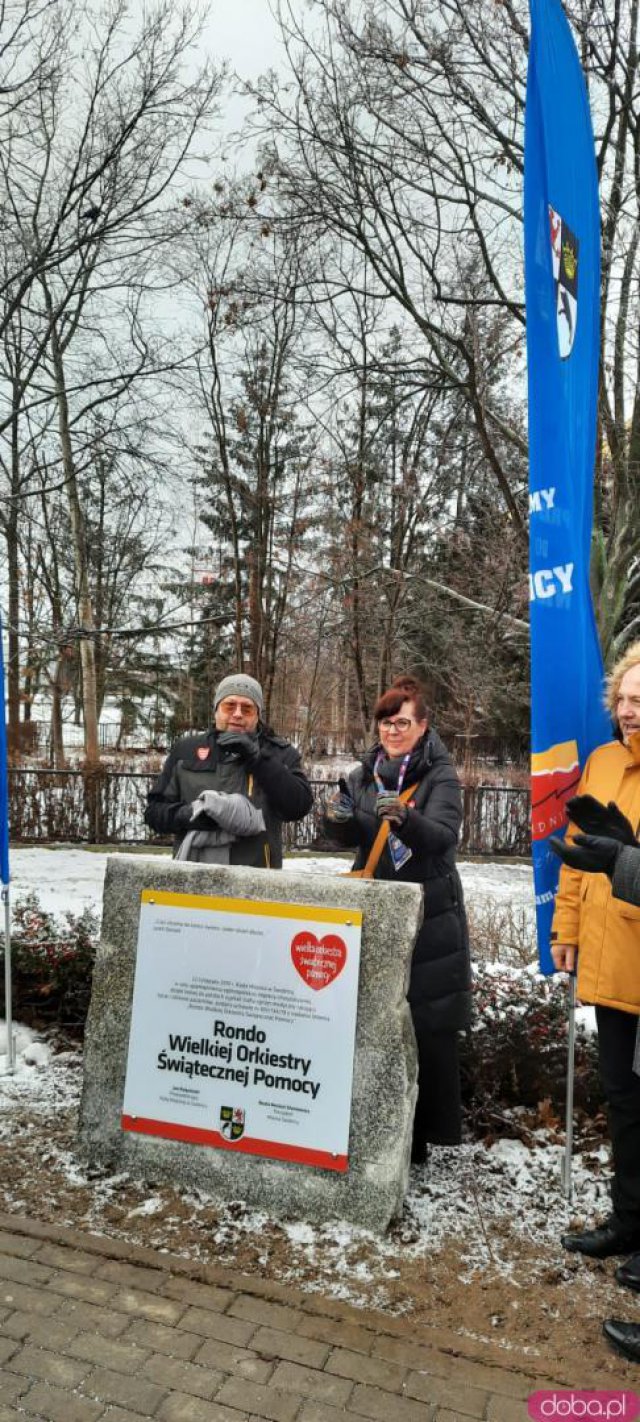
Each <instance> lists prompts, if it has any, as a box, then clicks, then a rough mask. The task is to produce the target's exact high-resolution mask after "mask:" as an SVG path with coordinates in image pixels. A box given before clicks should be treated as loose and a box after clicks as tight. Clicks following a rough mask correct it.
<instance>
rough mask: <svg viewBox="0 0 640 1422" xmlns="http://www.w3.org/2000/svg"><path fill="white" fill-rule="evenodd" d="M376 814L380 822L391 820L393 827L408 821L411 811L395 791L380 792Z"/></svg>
mask: <svg viewBox="0 0 640 1422" xmlns="http://www.w3.org/2000/svg"><path fill="white" fill-rule="evenodd" d="M376 814H377V816H378V819H379V820H389V821H390V823H391V824H392V825H403V824H405V823H406V821H407V819H408V816H409V811H408V809H407V807H406V805H405V803H404V801H403V800H401V799H400V797H399V795H396V792H395V790H379V791H378V798H377V800H376Z"/></svg>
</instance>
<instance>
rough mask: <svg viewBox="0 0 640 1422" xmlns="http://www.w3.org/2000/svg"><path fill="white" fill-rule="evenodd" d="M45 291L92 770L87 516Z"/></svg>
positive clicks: (94, 707)
mask: <svg viewBox="0 0 640 1422" xmlns="http://www.w3.org/2000/svg"><path fill="white" fill-rule="evenodd" d="M44 289H45V296H46V302H47V308H48V314H49V318H50V320H51V359H52V364H53V375H54V382H55V393H56V401H57V406H58V429H59V431H60V445H61V450H62V467H63V470H64V477H65V485H66V490H67V498H68V501H69V513H70V516H71V536H72V542H73V557H74V564H75V572H76V582H77V589H78V609H79V613H80V625H81V629H82V634H83V635H82V636H81V641H80V666H81V671H82V709H83V718H84V750H85V760H86V764H87V766H88V767H89V768H91V767H93V766H96V765H98V764H99V763H100V747H99V742H98V688H97V678H96V658H95V646H94V639H93V633H94V630H95V624H94V619H93V606H92V603H91V591H90V588H89V571H88V567H87V551H86V538H85V526H84V516H83V512H82V506H81V503H80V494H79V490H78V480H77V476H76V469H75V463H74V459H73V446H72V443H71V431H70V428H69V403H68V399H67V389H66V383H65V374H64V362H63V359H62V351H61V349H60V342H59V339H58V331H57V328H56V324H55V321H54V319H53V306H52V302H51V297H50V294H49V291H48V289H47V287H46V286H45V288H44Z"/></svg>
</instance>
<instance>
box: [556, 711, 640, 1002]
mask: <svg viewBox="0 0 640 1422" xmlns="http://www.w3.org/2000/svg"><path fill="white" fill-rule="evenodd" d="M577 794H579V795H594V796H595V798H596V800H601V801H602V803H603V804H604V805H606V804H607V802H608V801H609V800H614V801H615V803H616V805H617V806H618V809H619V810H622V813H623V814H624V815H626V816H627V819H628V820H630V822H631V824H632V826H633V829H634V831H635V833H636V834H637V833H638V827H639V825H640V731H634V733H633V735H632V736H631V737H630V738H629V745H628V746H624V745H623V744H622V742H621V741H609V742H608V744H607V745H604V746H598V748H597V750H595V751H593V754H592V755H590V756H589V759H588V761H587V763H586V765H585V768H584V772H583V775H582V779H581V781H580V785H579V787H578V790H577ZM576 833H577V830H575V828H574V827H573V826H572V825H570V826H569V830H568V838H569V839H573V837H574V835H575V834H576ZM551 936H552V938H553V939H554V940H555V941H556V942H557V943H570V944H573V945H574V946H577V948H578V997H579V998H581V1000H582V1001H583V1002H594V1003H598V1004H599V1005H600V1006H602V1007H617V1008H619V1009H620V1011H622V1012H635V1013H640V908H636V907H635V905H633V904H628V903H625V902H624V901H623V900H622V899H614V898H613V896H612V892H611V883H610V881H609V879H608V877H607V875H606V874H581V873H580V872H579V870H577V869H569V868H568V867H567V866H566V865H565V864H563V866H562V868H561V870H560V882H559V886H558V893H557V896H556V907H555V913H554V916H553V927H552V935H551Z"/></svg>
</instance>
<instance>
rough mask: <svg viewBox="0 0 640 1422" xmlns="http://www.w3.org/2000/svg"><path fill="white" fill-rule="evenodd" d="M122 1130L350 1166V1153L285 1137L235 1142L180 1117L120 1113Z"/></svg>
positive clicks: (341, 1167) (300, 1162) (331, 1167)
mask: <svg viewBox="0 0 640 1422" xmlns="http://www.w3.org/2000/svg"><path fill="white" fill-rule="evenodd" d="M120 1125H121V1126H122V1129H123V1131H135V1132H136V1133H137V1134H138V1135H141V1136H163V1137H164V1138H165V1140H168V1141H187V1142H188V1143H189V1144H190V1145H206V1146H215V1148H216V1149H217V1150H229V1151H233V1152H234V1154H235V1155H264V1156H268V1157H269V1158H270V1159H271V1160H293V1161H295V1162H296V1164H298V1165H315V1166H319V1167H320V1168H321V1169H322V1170H339V1171H341V1172H342V1173H344V1172H345V1171H347V1170H348V1169H349V1157H348V1156H347V1155H332V1154H331V1152H330V1151H327V1150H308V1149H307V1148H306V1147H304V1146H293V1145H285V1144H284V1143H283V1142H282V1141H261V1140H258V1139H257V1137H255V1136H247V1137H242V1139H241V1140H239V1141H236V1143H235V1144H234V1145H232V1143H231V1141H226V1140H225V1138H224V1136H221V1135H220V1132H219V1131H205V1130H202V1128H201V1127H199V1126H182V1125H179V1124H178V1122H177V1121H152V1120H149V1119H148V1118H147V1117H146V1116H121V1118H120Z"/></svg>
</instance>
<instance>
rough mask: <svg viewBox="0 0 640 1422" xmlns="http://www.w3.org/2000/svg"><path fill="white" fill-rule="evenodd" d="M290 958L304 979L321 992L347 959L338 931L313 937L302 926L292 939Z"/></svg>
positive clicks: (304, 981)
mask: <svg viewBox="0 0 640 1422" xmlns="http://www.w3.org/2000/svg"><path fill="white" fill-rule="evenodd" d="M291 959H292V962H293V966H294V968H295V970H296V972H297V973H299V974H300V977H301V978H302V981H303V983H306V985H307V987H310V988H313V989H314V991H315V992H320V991H321V990H322V988H326V987H329V985H330V984H331V983H333V982H335V980H336V978H337V977H339V976H340V973H341V972H342V969H343V968H344V965H345V963H346V961H347V945H346V943H345V942H344V940H343V939H342V938H339V937H338V935H337V933H327V934H325V937H324V938H316V935H315V933H312V932H311V930H310V929H308V928H305V929H304V930H303V931H302V933H296V936H295V938H294V939H292V942H291Z"/></svg>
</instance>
